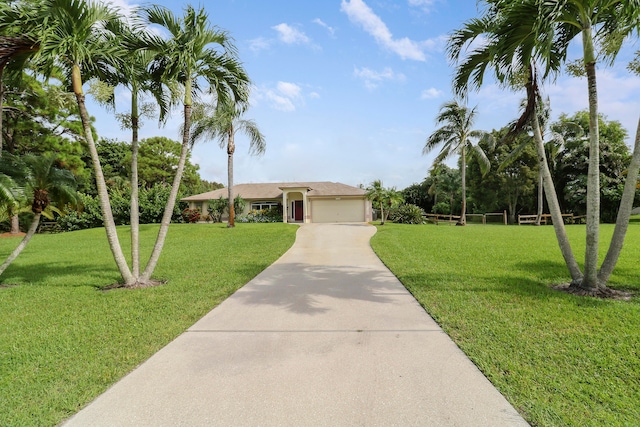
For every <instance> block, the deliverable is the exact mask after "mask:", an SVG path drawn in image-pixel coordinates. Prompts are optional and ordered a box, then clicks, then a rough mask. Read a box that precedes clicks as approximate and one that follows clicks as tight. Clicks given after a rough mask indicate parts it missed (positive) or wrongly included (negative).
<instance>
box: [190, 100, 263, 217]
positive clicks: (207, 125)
mask: <svg viewBox="0 0 640 427" xmlns="http://www.w3.org/2000/svg"><path fill="white" fill-rule="evenodd" d="M201 108H202V109H203V110H202V112H201V113H200V114H198V115H197V116H198V117H197V119H195V120H194V129H193V136H192V140H193V141H196V140H198V139H200V138H202V137H207V138H210V139H217V140H218V141H219V143H220V148H223V147H224V146H225V145H226V147H227V187H228V191H229V194H228V196H227V199H228V201H229V224H228V226H229V227H234V226H235V222H234V221H235V208H234V194H233V154H234V153H235V150H236V144H235V135H236V133H237V132H238V131H242V132H243V133H244V134H245V135H247V136H248V137H249V153H250V154H262V153H264V151H265V148H266V142H265V138H264V135H263V134H262V133H261V132H260V129H258V125H257V124H256V123H255V122H254V121H253V120H248V119H242V114H243V113H244V112H245V110H246V108H245V107H244V106H242V105H235V104H234V103H233V102H232V101H231V100H223V101H220V102H218V105H217V107H216V108H215V111H213V114H211V111H208V110H209V109H207V108H206V107H205V106H201Z"/></svg>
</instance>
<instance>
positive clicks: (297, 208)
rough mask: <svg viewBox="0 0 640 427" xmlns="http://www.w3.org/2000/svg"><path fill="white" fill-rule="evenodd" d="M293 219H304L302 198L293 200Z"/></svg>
mask: <svg viewBox="0 0 640 427" xmlns="http://www.w3.org/2000/svg"><path fill="white" fill-rule="evenodd" d="M293 220H294V221H302V220H303V213H302V200H295V201H294V202H293Z"/></svg>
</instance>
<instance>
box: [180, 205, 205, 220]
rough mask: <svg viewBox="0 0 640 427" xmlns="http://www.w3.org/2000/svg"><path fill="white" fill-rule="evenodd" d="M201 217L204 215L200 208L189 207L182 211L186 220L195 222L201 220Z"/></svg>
mask: <svg viewBox="0 0 640 427" xmlns="http://www.w3.org/2000/svg"><path fill="white" fill-rule="evenodd" d="M201 217H202V213H201V212H200V209H198V208H195V209H189V208H187V209H185V210H183V211H182V218H183V219H184V222H188V223H191V224H195V223H196V222H198V221H200V218H201Z"/></svg>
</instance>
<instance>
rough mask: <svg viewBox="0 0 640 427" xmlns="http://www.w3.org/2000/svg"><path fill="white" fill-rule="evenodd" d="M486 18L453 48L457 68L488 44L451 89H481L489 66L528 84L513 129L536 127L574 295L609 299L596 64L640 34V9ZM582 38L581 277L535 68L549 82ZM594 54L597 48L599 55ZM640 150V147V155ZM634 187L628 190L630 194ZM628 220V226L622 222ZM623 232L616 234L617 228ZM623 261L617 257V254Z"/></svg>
mask: <svg viewBox="0 0 640 427" xmlns="http://www.w3.org/2000/svg"><path fill="white" fill-rule="evenodd" d="M488 4H489V8H488V12H487V13H486V14H485V16H483V17H482V19H476V20H471V21H470V22H468V23H467V24H466V25H465V27H464V28H463V29H462V30H459V31H457V32H456V33H454V36H453V37H452V38H451V40H450V45H449V52H450V53H451V56H452V58H453V59H454V60H457V59H458V58H459V55H460V53H461V52H462V50H463V47H464V46H466V45H467V44H468V43H469V42H470V41H472V40H474V39H476V38H477V37H480V36H483V38H484V40H485V43H483V46H481V47H480V48H477V49H475V50H474V51H472V53H471V54H470V55H469V56H468V57H467V58H466V59H465V61H464V62H463V63H462V64H461V65H460V66H459V68H458V71H457V74H456V80H455V81H456V83H454V87H456V88H457V89H458V90H460V91H463V90H466V87H467V86H468V84H469V81H470V80H471V81H472V84H473V85H474V86H476V87H479V86H480V85H481V84H482V78H483V75H484V72H485V70H486V68H487V67H488V66H490V65H491V66H492V67H493V68H494V71H495V73H496V76H497V77H498V79H499V80H500V81H501V82H506V83H508V84H511V85H513V84H514V82H515V81H516V80H517V79H518V78H522V77H523V76H528V77H525V79H524V81H525V84H524V85H525V87H526V88H527V94H528V100H529V102H528V107H527V109H526V111H525V114H523V116H522V117H521V120H520V121H519V122H518V123H517V124H516V126H515V127H514V129H518V128H520V129H521V128H522V125H523V124H524V123H526V122H527V121H529V120H530V121H531V123H532V126H533V129H534V137H535V138H536V146H537V148H538V153H539V157H540V158H541V166H542V167H543V168H544V169H543V173H544V175H545V180H544V181H545V193H546V194H547V201H548V202H549V207H550V211H551V215H552V218H553V223H554V228H555V229H556V236H557V238H558V243H559V245H560V249H561V251H562V254H563V257H564V259H565V262H566V264H567V267H568V269H569V271H570V274H571V277H572V288H574V289H579V290H581V291H586V292H588V293H590V294H606V293H607V288H606V280H605V279H606V278H607V277H608V274H606V271H605V272H604V273H603V271H602V269H601V272H600V277H599V276H598V271H597V258H598V241H599V220H600V218H599V217H600V214H599V205H600V200H599V198H600V181H599V157H600V155H599V151H600V149H599V132H598V120H597V119H598V105H597V85H596V62H597V59H598V58H600V59H602V60H603V61H608V62H612V61H613V60H614V59H615V56H616V55H617V53H618V51H619V49H620V46H621V44H622V42H623V41H624V40H625V38H626V37H627V36H628V35H630V34H631V32H633V31H637V29H638V27H639V24H640V21H639V20H640V2H639V1H637V0H633V1H601V0H596V1H591V0H564V1H538V0H525V1H521V2H509V1H504V0H494V1H489V2H488ZM578 35H581V36H582V49H583V57H582V61H581V64H582V65H581V66H580V67H578V68H582V70H583V72H584V73H585V74H586V76H587V83H588V84H587V86H588V94H589V117H590V128H589V135H590V142H589V171H588V179H587V227H586V231H587V232H586V247H587V249H586V251H585V273H584V275H583V274H582V272H581V270H580V268H579V266H578V265H577V263H576V261H575V257H574V256H573V251H572V250H571V246H570V245H569V242H568V239H567V237H566V232H565V231H564V225H563V223H562V221H561V214H560V211H559V208H558V205H557V197H556V198H555V201H554V200H553V199H554V197H553V193H554V191H555V190H554V189H553V185H552V182H551V179H550V173H549V171H548V165H547V164H546V161H545V162H542V160H543V158H544V154H543V153H544V145H543V142H542V135H541V132H540V125H539V123H538V114H536V113H535V110H536V98H537V95H536V94H537V93H538V79H537V72H536V68H535V65H534V60H538V61H539V62H540V63H541V64H542V65H543V67H544V76H543V77H546V76H547V75H548V74H549V73H550V72H555V71H557V70H558V69H559V67H560V66H561V65H562V63H563V62H564V61H565V58H566V55H567V51H568V48H569V44H570V43H571V42H572V41H573V40H574V39H575V38H576V37H577V36H578ZM596 47H600V48H601V49H600V54H599V55H598V53H597V49H596ZM639 148H640V147H639ZM635 155H636V152H635V149H634V159H633V161H632V167H633V168H635V165H636V164H638V165H640V153H638V156H639V157H638V159H637V162H635V161H636V159H635ZM636 176H637V170H631V168H630V170H629V174H628V176H627V183H626V184H625V186H627V184H629V180H633V185H635V179H636ZM630 185H631V184H629V186H630ZM624 194H625V195H627V197H631V199H633V194H632V193H631V192H630V191H629V192H625V193H624ZM631 204H632V200H631V202H629V201H628V200H626V199H625V200H622V201H621V206H623V205H624V206H629V209H628V210H627V209H626V208H625V210H620V211H619V215H618V218H619V220H620V221H619V223H620V225H621V227H619V230H620V232H621V233H615V232H614V238H613V240H612V245H613V246H619V247H621V245H622V242H621V240H620V239H624V233H623V232H622V230H623V229H624V231H626V227H625V226H624V223H625V221H627V222H628V218H629V214H630V211H631V207H630V206H631ZM625 218H626V220H625ZM617 228H618V227H617ZM618 253H619V251H618ZM614 258H615V259H616V260H617V255H616V256H615V257H613V258H611V261H612V263H608V265H607V267H606V269H605V270H608V269H609V268H613V267H611V264H613V265H615V260H614Z"/></svg>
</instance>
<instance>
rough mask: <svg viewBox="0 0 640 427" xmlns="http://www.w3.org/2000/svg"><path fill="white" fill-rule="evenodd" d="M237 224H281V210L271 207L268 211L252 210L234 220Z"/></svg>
mask: <svg viewBox="0 0 640 427" xmlns="http://www.w3.org/2000/svg"><path fill="white" fill-rule="evenodd" d="M236 221H237V222H282V209H281V208H278V207H273V208H269V209H261V210H252V211H250V212H249V213H248V214H246V215H242V216H239V217H238V218H236Z"/></svg>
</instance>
